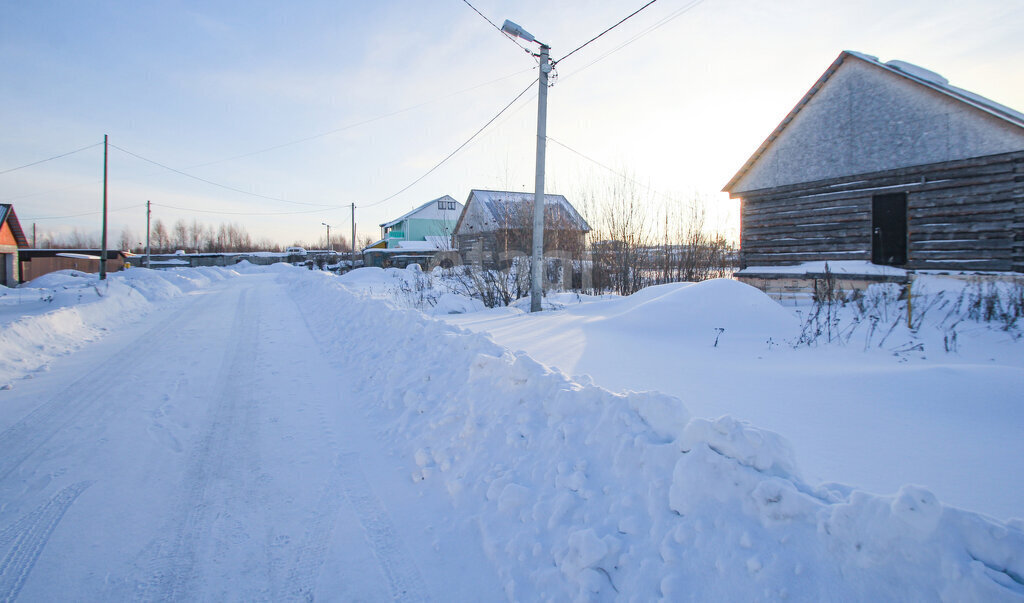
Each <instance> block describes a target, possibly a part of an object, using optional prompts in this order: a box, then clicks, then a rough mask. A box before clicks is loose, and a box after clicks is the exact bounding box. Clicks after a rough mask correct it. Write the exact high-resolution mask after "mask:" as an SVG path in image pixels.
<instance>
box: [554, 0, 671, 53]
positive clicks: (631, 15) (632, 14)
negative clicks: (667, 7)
mask: <svg viewBox="0 0 1024 603" xmlns="http://www.w3.org/2000/svg"><path fill="white" fill-rule="evenodd" d="M657 1H658V0H650V2H648V3H647V4H645V5H643V6H641V7H640V8H638V9H636V10H635V11H633V12H632V13H630V14H628V15H626V16H625V17H624V18H623V19H622V20H621V21H619V22H618V23H616V24H615V25H612V26H611V27H609V28H608V29H606V30H604V31H602V32H601V33H599V34H597V35H596V36H594V37H593V38H590V39H589V40H587V41H586V42H584V43H583V44H580V45H579V46H577V47H576V48H575V49H573V50H572V52H570V53H569V54H567V55H565V56H564V57H562V58H560V59H558V60H557V61H551V64H552V65H557V64H558V63H561V62H562V61H564V60H565V59H567V58H569V57H571V56H572V55H574V54H576V52H577V51H578V50H581V49H583V48H584V47H586V46H587V45H588V44H590V43H591V42H593V41H594V40H596V39H598V38H600V37H601V36H603V35H604V34H606V33H608V32H609V31H611V30H613V29H615V28H616V27H618V26H620V25H622V24H623V23H625V22H626V21H628V20H629V19H631V18H633V16H635V15H636V14H637V13H639V12H640V11H642V10H644V9H645V8H647V7H648V6H650V5H652V4H654V3H655V2H657Z"/></svg>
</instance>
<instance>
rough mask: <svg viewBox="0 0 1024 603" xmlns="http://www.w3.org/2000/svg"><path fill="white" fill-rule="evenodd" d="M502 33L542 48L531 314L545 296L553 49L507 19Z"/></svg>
mask: <svg viewBox="0 0 1024 603" xmlns="http://www.w3.org/2000/svg"><path fill="white" fill-rule="evenodd" d="M501 31H503V32H505V33H506V34H508V35H509V36H513V37H516V38H521V39H523V40H526V41H527V42H535V43H536V44H537V45H539V46H540V54H539V55H534V56H536V57H537V58H539V59H540V69H539V71H540V75H539V76H538V78H537V86H538V88H537V178H536V180H535V181H534V184H533V253H532V255H531V257H530V312H540V310H541V303H540V302H541V298H542V297H543V296H544V154H545V150H546V145H547V142H548V74H549V73H551V60H550V55H551V47H550V46H548V45H547V44H545V43H543V42H541V41H540V40H538V39H537V38H535V37H533V34H531V33H530V32H528V31H526V30H525V29H523V28H522V27H520V26H519V25H517V24H515V23H513V22H511V21H509V20H508V19H505V23H503V24H502V26H501Z"/></svg>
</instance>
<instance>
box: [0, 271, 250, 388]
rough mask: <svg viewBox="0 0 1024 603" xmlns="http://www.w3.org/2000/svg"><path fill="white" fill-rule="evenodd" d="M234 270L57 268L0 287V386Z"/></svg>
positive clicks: (225, 276)
mask: <svg viewBox="0 0 1024 603" xmlns="http://www.w3.org/2000/svg"><path fill="white" fill-rule="evenodd" d="M234 274H235V273H234V272H232V271H230V270H225V269H222V268H188V269H175V270H148V269H145V268H132V269H130V270H125V271H121V272H115V273H111V274H108V275H107V279H106V280H105V281H100V280H99V277H98V276H97V275H95V274H89V273H85V272H80V271H77V270H60V271H57V272H52V273H49V274H45V275H43V276H41V277H39V278H37V279H35V280H32V281H30V282H28V283H25V284H24V285H22V286H20V287H18V288H16V289H6V288H4V289H2V290H0V325H2V330H0V388H10V387H12V386H13V382H14V380H16V379H18V378H20V377H24V376H25V375H28V374H31V373H32V372H34V371H40V370H46V366H47V363H48V362H49V361H50V360H52V359H53V358H55V357H57V356H62V355H66V354H69V353H71V352H72V351H73V350H77V349H79V348H80V347H81V346H82V345H83V344H85V343H86V342H89V341H95V340H96V339H99V338H100V337H102V336H103V334H104V333H105V332H107V331H109V330H110V329H114V328H117V327H119V326H121V325H123V324H125V323H126V322H134V321H135V320H137V319H138V318H140V317H141V316H143V315H144V314H145V313H147V312H148V311H150V310H151V309H152V308H153V305H154V304H155V303H157V302H161V301H164V300H168V299H171V298H174V297H178V296H181V295H184V294H185V293H187V292H189V291H194V290H196V289H200V288H203V287H207V286H209V285H210V284H211V283H213V282H216V281H220V280H223V279H225V278H228V277H229V276H231V275H234Z"/></svg>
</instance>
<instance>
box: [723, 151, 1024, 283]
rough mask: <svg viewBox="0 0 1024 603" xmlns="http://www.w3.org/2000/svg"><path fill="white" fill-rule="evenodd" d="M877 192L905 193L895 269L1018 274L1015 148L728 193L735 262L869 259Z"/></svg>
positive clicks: (1021, 231)
mask: <svg viewBox="0 0 1024 603" xmlns="http://www.w3.org/2000/svg"><path fill="white" fill-rule="evenodd" d="M887 193H906V194H907V237H908V245H907V252H908V256H907V264H906V265H905V266H904V267H905V268H908V269H941V270H1000V271H1010V270H1014V271H1017V272H1022V271H1024V151H1018V152H1014V153H1003V154H999V155H991V156H988V157H978V158H972V159H966V160H959V161H952V162H946V163H938V164H931V165H924V166H916V167H910V168H901V169H896V170H887V171H884V172H877V173H873V174H864V175H858V176H851V177H846V178H837V179H832V180H824V181H818V182H812V183H805V184H798V185H790V186H784V187H778V188H774V189H766V190H759V191H749V192H743V193H736V194H734V196H738V197H741V198H742V203H741V225H742V226H741V233H740V262H741V266H743V267H747V266H769V265H792V264H798V263H801V262H807V261H823V260H824V261H839V260H868V261H870V259H871V242H872V239H871V226H872V216H871V206H872V202H871V200H872V196H874V195H878V194H887Z"/></svg>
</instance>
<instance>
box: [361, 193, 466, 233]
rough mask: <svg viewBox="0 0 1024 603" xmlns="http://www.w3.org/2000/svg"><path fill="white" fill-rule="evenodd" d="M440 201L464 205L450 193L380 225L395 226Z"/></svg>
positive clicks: (385, 226)
mask: <svg viewBox="0 0 1024 603" xmlns="http://www.w3.org/2000/svg"><path fill="white" fill-rule="evenodd" d="M438 201H445V202H447V201H452V202H454V203H456V204H457V205H459V206H461V205H462V204H461V203H459V202H458V201H455V199H454V198H453V197H451V196H450V195H444V196H443V197H438V198H437V199H434V200H432V201H427V202H426V203H424V204H423V205H420V206H419V207H417V208H416V209H413V210H412V211H410V212H408V213H406V214H403V215H402V216H400V217H398V218H395V219H394V220H391V221H390V222H385V223H383V224H381V225H380V227H381V228H388V227H389V226H394V225H395V224H398V223H400V222H402V221H403V220H405V219H407V218H409V217H411V216H413V215H415V214H418V213H420V212H421V211H424V210H429V209H431V208H432V206H435V205H437V202H438Z"/></svg>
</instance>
